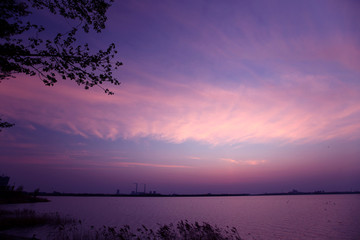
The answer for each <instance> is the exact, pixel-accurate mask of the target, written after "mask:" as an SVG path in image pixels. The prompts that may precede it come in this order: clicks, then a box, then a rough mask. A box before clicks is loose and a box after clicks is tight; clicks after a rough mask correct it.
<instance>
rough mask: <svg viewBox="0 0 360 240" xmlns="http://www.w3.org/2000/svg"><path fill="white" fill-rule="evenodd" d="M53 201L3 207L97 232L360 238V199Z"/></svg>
mask: <svg viewBox="0 0 360 240" xmlns="http://www.w3.org/2000/svg"><path fill="white" fill-rule="evenodd" d="M49 199H50V200H51V202H49V203H36V204H16V205H6V206H5V205H4V206H1V208H6V209H23V208H28V209H33V210H35V211H37V212H59V213H60V214H62V215H68V216H72V217H74V218H77V219H81V220H83V224H84V225H88V226H90V225H94V226H96V227H101V226H103V225H106V226H121V225H125V224H127V225H130V226H131V227H138V226H141V225H142V224H144V225H145V226H147V227H152V228H156V227H157V223H160V224H168V223H176V222H178V221H179V220H185V219H187V220H189V221H190V222H193V221H198V222H204V221H205V222H208V223H210V224H214V225H217V226H219V227H225V226H230V227H236V228H237V230H238V232H239V234H240V236H241V237H242V238H244V239H270V240H272V239H327V240H328V239H337V240H338V239H344V240H346V239H360V195H296V196H245V197H150V198H149V197H49ZM29 234H30V233H29ZM31 236H32V234H31Z"/></svg>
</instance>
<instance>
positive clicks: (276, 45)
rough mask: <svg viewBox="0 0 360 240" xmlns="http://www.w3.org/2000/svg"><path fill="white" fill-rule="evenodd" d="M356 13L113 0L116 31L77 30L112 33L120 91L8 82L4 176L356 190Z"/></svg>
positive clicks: (308, 4) (101, 184)
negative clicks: (8, 125)
mask: <svg viewBox="0 0 360 240" xmlns="http://www.w3.org/2000/svg"><path fill="white" fill-rule="evenodd" d="M359 12H360V3H359V2H358V1H346V0H344V1H332V0H326V1H322V0H319V1H310V0H309V1H308V0H305V1H275V0H274V1H260V0H256V1H231V0H230V1H220V0H210V1H201V0H196V1H160V0H159V1H147V0H144V1H115V3H113V6H111V8H110V9H109V11H108V15H107V16H108V21H107V23H106V29H105V30H104V31H103V32H102V33H100V34H95V33H89V34H82V35H81V41H84V42H88V43H89V45H90V47H92V48H94V49H98V48H106V46H108V45H109V44H110V43H112V42H114V43H115V45H116V47H117V50H118V55H117V58H116V60H119V61H122V62H123V63H124V65H123V66H122V67H120V68H119V69H118V70H117V71H116V72H115V76H116V77H117V78H118V79H119V80H120V81H121V82H122V84H121V85H120V86H112V85H107V86H106V87H108V88H110V90H112V91H114V92H115V95H113V96H108V95H106V94H104V93H103V92H102V91H101V89H99V88H92V89H90V90H84V89H83V87H81V86H78V85H77V84H76V83H75V82H72V81H59V82H58V83H57V84H56V85H55V86H53V87H47V86H44V84H43V83H42V82H41V80H39V79H38V78H37V77H28V76H23V75H16V77H15V78H13V79H10V80H4V81H2V82H1V83H0V114H1V118H2V119H3V120H6V121H9V122H14V123H15V124H16V125H15V127H13V128H9V129H5V130H3V131H2V132H1V133H0V175H1V174H4V175H8V176H10V178H11V179H10V183H11V184H14V185H15V186H20V185H22V186H24V188H25V190H27V191H33V190H34V189H36V188H40V191H46V192H53V191H58V192H73V193H79V192H80V193H84V192H87V193H115V192H116V191H117V190H119V191H120V193H130V192H131V191H134V190H135V184H134V183H138V186H139V189H138V190H139V191H140V190H141V191H143V188H144V184H146V191H156V192H158V193H163V194H173V193H177V194H194V193H200V194H201V193H265V192H288V191H291V190H293V189H296V190H298V191H318V190H324V191H359V190H360V147H359V146H360V25H359V24H358V23H359V21H360V15H359ZM34 19H35V20H36V21H39V22H42V23H47V24H48V25H49V26H51V27H50V30H49V31H54V32H56V31H61V30H62V29H67V28H68V27H69V26H70V25H71V23H69V22H67V21H59V19H58V18H56V17H54V16H51V15H49V14H47V13H45V12H40V13H38V15H35V17H34ZM45 27H46V25H45ZM44 34H50V33H49V32H45V33H44Z"/></svg>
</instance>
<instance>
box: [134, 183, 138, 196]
mask: <svg viewBox="0 0 360 240" xmlns="http://www.w3.org/2000/svg"><path fill="white" fill-rule="evenodd" d="M134 184H135V194H137V188H138V183H134Z"/></svg>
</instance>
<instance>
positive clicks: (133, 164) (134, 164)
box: [111, 162, 192, 168]
mask: <svg viewBox="0 0 360 240" xmlns="http://www.w3.org/2000/svg"><path fill="white" fill-rule="evenodd" d="M111 165H113V166H117V167H154V168H192V167H191V166H184V165H168V164H155V163H140V162H116V163H112V164H111Z"/></svg>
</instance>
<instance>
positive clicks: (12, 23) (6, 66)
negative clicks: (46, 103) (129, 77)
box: [0, 0, 122, 126]
mask: <svg viewBox="0 0 360 240" xmlns="http://www.w3.org/2000/svg"><path fill="white" fill-rule="evenodd" d="M111 2H112V0H110V2H108V1H107V0H79V1H74V0H27V1H26V2H25V0H23V1H16V0H1V1H0V39H1V41H0V81H1V80H4V79H9V78H11V77H14V76H15V74H17V73H22V74H26V75H29V76H36V75H37V76H38V77H39V78H40V79H41V80H42V81H43V82H44V84H45V85H47V86H53V85H54V84H55V83H56V82H57V81H58V79H64V80H65V79H69V80H74V81H75V82H76V83H77V84H78V85H82V86H84V88H85V89H89V88H90V87H93V86H99V87H100V88H101V89H103V90H104V91H105V93H107V94H109V95H112V94H113V92H111V91H110V90H109V89H107V88H103V87H102V86H100V85H101V84H103V83H106V82H108V83H111V84H114V85H119V84H120V82H119V81H118V80H117V79H116V78H115V77H114V76H113V72H112V71H113V70H114V69H117V68H118V67H119V66H120V65H122V63H121V62H118V61H116V62H114V63H113V62H112V61H111V60H112V59H113V58H114V57H115V54H116V53H117V51H116V50H115V44H114V43H112V44H110V45H109V46H108V47H107V48H106V49H105V50H98V51H97V52H94V51H93V50H91V49H90V47H89V45H88V44H87V43H85V44H78V40H77V33H78V32H79V30H81V29H82V31H84V32H85V33H88V32H89V31H90V29H91V28H92V29H93V30H95V31H96V32H98V33H99V32H101V30H102V29H104V28H105V22H106V20H107V17H106V11H107V9H108V8H109V7H110V6H111V4H110V3H111ZM31 9H34V10H36V9H37V10H42V9H45V10H49V11H50V12H51V13H52V14H58V15H61V16H62V17H64V18H66V19H71V20H74V21H75V22H78V23H77V25H76V26H74V27H72V28H71V29H69V31H68V32H66V33H58V34H56V35H55V36H53V37H52V38H49V37H48V34H44V33H43V32H44V31H45V26H42V25H37V24H33V23H31V22H29V21H27V19H28V18H27V17H28V16H29V15H31V14H32V12H31ZM1 124H4V125H2V126H9V125H6V124H8V123H6V122H2V123H1Z"/></svg>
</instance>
